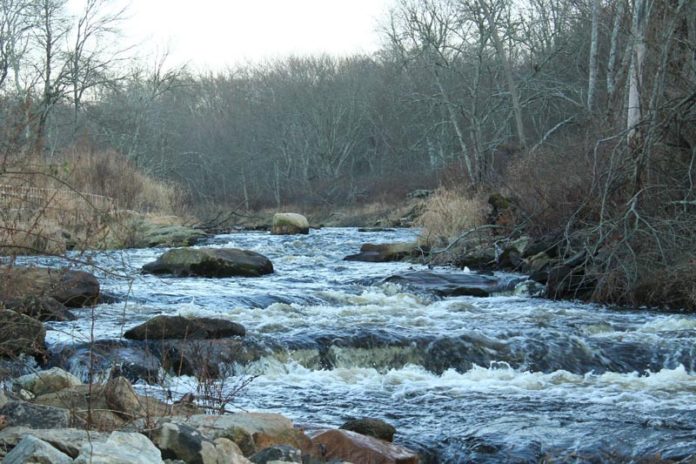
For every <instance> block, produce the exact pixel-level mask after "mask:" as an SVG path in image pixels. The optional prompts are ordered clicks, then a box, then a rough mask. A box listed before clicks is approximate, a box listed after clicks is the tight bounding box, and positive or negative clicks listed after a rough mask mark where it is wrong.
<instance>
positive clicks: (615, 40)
mask: <svg viewBox="0 0 696 464" xmlns="http://www.w3.org/2000/svg"><path fill="white" fill-rule="evenodd" d="M625 2H626V0H616V10H615V11H614V24H613V26H612V28H611V45H610V49H609V62H608V63H607V102H608V105H609V107H611V106H612V103H613V102H614V95H615V94H616V65H617V60H618V57H617V56H616V55H617V53H618V50H619V32H620V30H621V21H622V20H623V15H624V6H625V4H626V3H625ZM610 111H611V110H610Z"/></svg>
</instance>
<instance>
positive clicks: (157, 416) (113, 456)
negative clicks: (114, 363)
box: [0, 368, 418, 464]
mask: <svg viewBox="0 0 696 464" xmlns="http://www.w3.org/2000/svg"><path fill="white" fill-rule="evenodd" d="M13 383H14V387H13V390H14V391H18V392H20V393H19V394H21V395H22V396H23V397H25V398H33V399H31V400H29V401H25V400H22V399H20V398H19V394H15V393H8V395H7V396H5V395H1V396H0V415H2V416H3V419H4V423H3V427H4V428H2V430H0V456H2V455H4V460H3V462H4V463H12V464H23V463H37V462H46V463H49V462H50V463H66V464H67V463H97V464H100V463H103V464H131V463H136V464H137V463H143V464H157V463H164V462H184V463H203V464H223V463H224V464H249V463H272V462H310V463H322V462H333V463H341V462H352V463H363V462H375V463H395V464H396V463H403V464H411V463H417V462H418V456H417V454H415V453H414V452H412V451H410V450H408V449H406V448H403V447H401V446H398V445H395V444H393V443H391V442H389V441H387V440H382V439H379V438H375V437H374V436H370V435H375V433H376V434H379V435H384V434H386V436H385V438H390V437H391V436H392V435H393V432H394V429H393V427H391V426H389V425H388V424H385V423H383V422H381V421H376V420H372V419H365V420H359V421H353V422H351V423H349V424H347V426H349V427H350V428H352V429H353V430H362V429H365V430H367V432H366V433H367V434H366V435H362V434H360V433H357V432H353V431H349V430H321V431H319V432H316V433H315V434H313V435H311V436H310V435H308V434H306V433H305V432H304V431H303V430H302V429H300V428H297V427H296V426H295V425H294V424H293V423H292V421H290V420H289V419H287V418H286V417H283V416H281V415H279V414H270V413H253V412H244V413H235V414H227V415H207V414H203V411H202V410H200V409H199V408H198V407H197V406H196V405H195V404H193V403H192V402H189V401H182V402H180V403H174V404H167V403H163V402H161V401H159V400H156V399H154V398H151V397H145V396H142V395H138V394H137V393H136V392H135V390H134V389H133V387H132V385H131V384H130V383H129V382H128V381H127V380H126V379H125V378H123V377H118V376H117V377H114V378H112V379H110V380H109V381H108V382H107V383H106V384H94V385H83V384H81V383H80V382H79V380H78V379H77V378H76V377H74V376H72V375H71V374H69V373H67V372H65V371H62V370H60V369H57V368H54V369H51V370H49V371H44V372H38V373H36V374H32V375H29V376H24V377H21V378H18V379H15V380H14V382H13ZM165 460H166V461H165Z"/></svg>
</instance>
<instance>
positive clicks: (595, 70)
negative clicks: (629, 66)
mask: <svg viewBox="0 0 696 464" xmlns="http://www.w3.org/2000/svg"><path fill="white" fill-rule="evenodd" d="M599 2H600V0H593V1H592V37H591V39H590V76H589V82H588V86H587V110H588V111H589V112H592V111H594V106H595V98H596V94H597V76H598V75H599V63H598V62H597V50H598V46H597V43H598V42H599V24H598V23H599Z"/></svg>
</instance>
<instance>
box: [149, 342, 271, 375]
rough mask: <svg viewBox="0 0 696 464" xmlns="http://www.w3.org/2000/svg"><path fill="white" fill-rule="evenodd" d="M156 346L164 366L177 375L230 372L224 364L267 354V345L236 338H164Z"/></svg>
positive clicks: (246, 360)
mask: <svg viewBox="0 0 696 464" xmlns="http://www.w3.org/2000/svg"><path fill="white" fill-rule="evenodd" d="M153 347H154V348H155V351H156V352H158V354H159V356H160V357H161V362H162V366H163V367H164V368H165V369H168V370H170V371H171V372H173V373H174V374H175V375H191V376H195V377H199V378H207V379H211V378H218V377H221V376H222V377H224V376H227V375H231V374H232V372H229V371H225V367H224V366H230V365H234V364H242V365H244V364H248V363H249V362H251V361H256V360H258V359H260V358H261V357H262V356H263V355H265V354H266V353H267V351H268V348H267V347H264V346H262V345H259V344H258V343H255V342H253V341H251V342H247V341H246V340H244V339H242V338H239V337H235V338H225V339H218V340H162V341H160V342H157V343H154V344H153Z"/></svg>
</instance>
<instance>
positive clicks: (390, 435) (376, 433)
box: [341, 417, 396, 442]
mask: <svg viewBox="0 0 696 464" xmlns="http://www.w3.org/2000/svg"><path fill="white" fill-rule="evenodd" d="M341 429H343V430H350V431H351V432H356V433H359V434H361V435H367V436H369V437H374V438H379V439H380V440H384V441H388V442H392V441H394V434H395V433H396V429H395V428H394V427H393V426H391V425H389V424H387V423H386V422H384V421H383V420H381V419H369V418H366V417H365V418H362V419H354V420H350V421H348V422H346V423H345V424H343V425H342V426H341Z"/></svg>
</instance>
